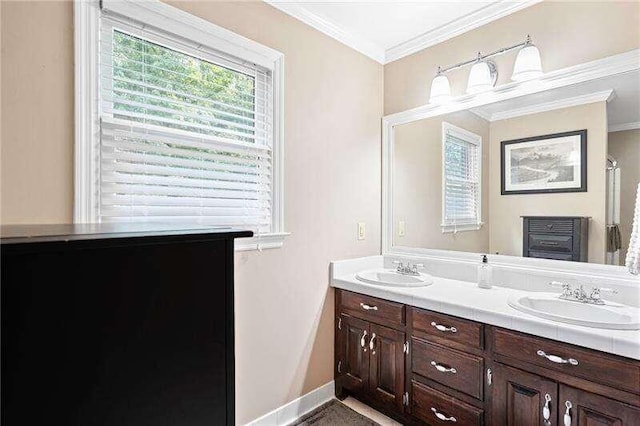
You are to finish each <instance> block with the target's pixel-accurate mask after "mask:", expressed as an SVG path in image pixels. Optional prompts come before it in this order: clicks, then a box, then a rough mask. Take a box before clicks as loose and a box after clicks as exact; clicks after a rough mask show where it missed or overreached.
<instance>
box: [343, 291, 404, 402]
mask: <svg viewBox="0 0 640 426" xmlns="http://www.w3.org/2000/svg"><path fill="white" fill-rule="evenodd" d="M344 301H345V303H346V305H344V306H343V307H344V310H345V311H347V312H353V310H354V307H357V308H359V309H362V310H363V311H364V313H363V315H357V316H353V315H351V314H349V313H345V312H341V313H340V317H339V318H338V321H337V322H336V354H337V358H338V362H337V364H336V380H337V386H338V387H339V388H340V389H344V390H345V391H348V392H351V393H354V394H358V395H363V396H365V397H366V398H367V399H370V400H373V401H375V402H376V404H377V405H379V406H384V407H385V408H386V409H387V410H392V411H395V410H397V411H400V412H402V411H403V410H402V409H403V398H404V393H405V390H404V389H405V384H404V378H405V371H404V370H405V343H406V339H405V333H404V331H403V330H402V329H400V330H399V329H395V328H392V327H386V326H383V325H381V324H380V322H385V321H388V322H391V323H393V319H391V320H389V319H388V318H387V319H386V320H382V321H381V319H382V318H385V314H386V313H387V310H388V309H389V308H390V310H391V311H393V308H394V307H398V306H400V307H401V309H403V310H404V307H403V306H401V305H399V304H393V303H392V302H386V301H381V300H379V299H375V298H372V297H368V296H361V295H356V294H354V293H350V294H347V296H346V297H345V299H344ZM360 304H362V306H365V307H367V308H369V310H368V311H367V310H365V309H363V308H362V307H361V305H360ZM385 308H386V309H385ZM358 316H359V317H361V318H358ZM363 317H366V318H367V319H368V320H364V319H362V318H363ZM393 318H396V317H393ZM398 320H399V321H404V313H403V314H402V318H399V317H398ZM341 392H342V391H341Z"/></svg>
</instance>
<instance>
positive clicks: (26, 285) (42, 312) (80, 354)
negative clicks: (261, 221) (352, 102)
mask: <svg viewBox="0 0 640 426" xmlns="http://www.w3.org/2000/svg"><path fill="white" fill-rule="evenodd" d="M175 229H176V227H174V226H171V227H169V228H163V229H160V228H159V227H158V226H153V227H144V228H143V227H142V225H140V226H136V227H130V226H106V225H90V226H89V225H88V226H71V225H69V226H64V225H61V226H36V227H3V228H2V240H1V242H2V246H1V250H2V267H1V269H2V409H1V412H2V424H6V425H69V426H70V425H83V426H90V425H100V426H110V425H114V426H115V425H118V426H127V425H136V426H137V425H167V426H169V425H214V424H215V425H229V426H231V425H235V417H234V412H235V411H234V410H235V395H234V390H235V387H234V383H235V370H234V321H233V317H234V314H233V313H234V302H233V294H234V291H233V289H234V281H233V277H234V274H233V258H234V238H236V237H248V236H251V235H252V234H251V232H228V231H221V230H216V229H206V228H205V229H183V230H179V229H178V230H175Z"/></svg>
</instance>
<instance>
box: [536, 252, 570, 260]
mask: <svg viewBox="0 0 640 426" xmlns="http://www.w3.org/2000/svg"><path fill="white" fill-rule="evenodd" d="M529 257H535V258H538V259H555V260H573V254H572V253H556V252H551V251H534V250H531V251H530V252H529Z"/></svg>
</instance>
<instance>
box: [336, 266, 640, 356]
mask: <svg viewBox="0 0 640 426" xmlns="http://www.w3.org/2000/svg"><path fill="white" fill-rule="evenodd" d="M363 269H364V268H363ZM341 272H345V273H344V274H342V273H341ZM346 272H347V271H338V270H335V269H333V270H332V273H333V274H335V273H337V275H332V279H331V285H332V286H333V287H336V288H341V289H344V290H349V291H353V292H356V293H362V294H366V295H369V296H373V297H379V298H381V299H386V300H390V301H394V302H399V303H404V304H407V305H411V306H415V307H418V308H423V309H429V310H432V311H436V312H441V313H444V314H449V315H454V316H457V317H461V318H466V319H470V320H474V321H478V322H482V323H485V324H491V325H495V326H498V327H503V328H507V329H510V330H516V331H521V332H523V333H529V334H533V335H535V336H540V337H546V338H549V339H553V340H557V341H560V342H566V343H571V344H574V345H578V346H583V347H586V348H591V349H595V350H599V351H604V352H608V353H611V354H615V355H620V356H624V357H628V358H633V359H636V360H640V330H607V329H599V328H590V327H583V326H578V325H571V324H564V323H559V322H555V321H551V320H545V319H542V318H538V317H535V316H532V315H529V314H525V313H523V312H520V311H518V310H516V309H514V308H512V307H510V306H509V304H508V302H507V300H508V299H509V297H510V296H519V295H526V294H530V292H526V291H522V290H517V289H512V288H506V287H495V286H494V287H493V288H491V289H488V290H485V289H480V288H478V287H477V285H476V284H475V283H472V282H468V281H459V280H454V279H446V278H439V277H435V276H434V277H433V284H432V285H430V286H427V287H414V288H404V287H383V286H376V285H371V284H366V283H364V282H362V281H360V280H358V279H357V278H356V276H355V273H346Z"/></svg>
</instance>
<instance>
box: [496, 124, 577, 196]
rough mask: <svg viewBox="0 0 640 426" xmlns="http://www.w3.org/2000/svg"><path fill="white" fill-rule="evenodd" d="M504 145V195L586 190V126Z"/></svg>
mask: <svg viewBox="0 0 640 426" xmlns="http://www.w3.org/2000/svg"><path fill="white" fill-rule="evenodd" d="M500 145H501V146H500V167H501V171H500V177H501V193H502V195H509V194H545V193H550V192H586V190H587V130H586V129H585V130H576V131H573V132H565V133H555V134H552V135H543V136H534V137H531V138H524V139H515V140H510V141H503V142H501V144H500Z"/></svg>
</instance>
